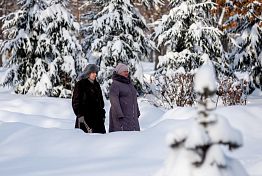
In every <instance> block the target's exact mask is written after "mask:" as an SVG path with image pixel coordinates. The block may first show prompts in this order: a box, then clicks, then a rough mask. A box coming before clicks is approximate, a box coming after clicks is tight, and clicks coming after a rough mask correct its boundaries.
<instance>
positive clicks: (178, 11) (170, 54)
mask: <svg viewBox="0 0 262 176" xmlns="http://www.w3.org/2000/svg"><path fill="white" fill-rule="evenodd" d="M0 28H1V29H0V89H1V91H0V92H1V96H2V98H1V97H0V105H1V104H3V109H0V136H1V126H2V124H4V123H3V122H9V120H6V119H7V118H6V117H4V116H8V113H7V112H6V111H7V110H6V109H4V108H5V107H6V108H7V109H8V108H9V107H7V106H5V104H6V103H5V101H6V96H8V95H9V94H10V96H11V97H13V96H19V97H21V99H22V100H23V101H24V102H26V103H27V101H29V99H27V98H30V97H37V98H39V101H41V100H42V101H44V102H46V103H47V102H50V103H54V102H53V100H54V99H55V100H56V101H59V102H60V101H61V102H64V103H66V104H68V105H71V104H70V100H71V98H72V92H73V90H74V87H75V84H76V82H77V81H78V78H79V76H80V75H81V73H82V72H83V70H84V68H85V67H86V65H88V64H89V63H92V64H96V65H97V66H98V67H99V72H98V76H97V81H98V82H99V84H100V86H101V88H102V92H103V97H104V99H105V101H106V105H108V106H109V102H108V93H109V87H110V85H111V83H112V79H111V78H112V74H113V70H114V68H115V67H116V66H117V64H118V63H124V64H126V65H128V67H129V71H130V77H131V80H132V82H133V84H134V85H135V88H136V90H137V92H138V94H137V96H138V98H139V102H140V105H142V106H143V107H144V106H150V107H151V106H152V109H151V110H152V112H158V111H161V112H166V113H168V112H174V111H175V109H177V110H178V109H180V111H181V112H182V109H183V110H185V112H186V114H187V115H188V114H190V113H189V112H191V109H190V111H189V110H188V108H192V109H196V112H195V114H194V115H193V116H194V118H191V121H190V122H189V125H184V124H183V125H181V126H179V125H175V126H176V127H177V128H176V130H175V131H174V132H173V133H172V134H169V135H168V136H167V143H168V147H169V149H170V150H171V154H169V155H168V158H167V160H166V163H165V166H164V167H163V168H162V169H161V170H160V171H159V172H158V173H157V174H156V175H157V176H178V175H179V176H205V175H206V176H247V175H253V176H261V175H262V170H261V169H258V171H257V172H256V170H252V169H250V167H251V166H250V167H249V165H248V164H247V163H245V162H244V164H243V161H239V160H238V159H239V158H238V157H236V155H234V154H233V156H234V157H232V155H231V154H230V153H231V152H232V151H234V150H235V149H238V148H240V147H242V146H243V143H244V142H243V138H245V136H246V133H245V132H246V131H245V130H244V137H243V136H242V134H241V131H239V130H238V129H236V128H235V126H234V125H232V126H231V124H230V122H231V123H232V122H236V121H237V120H232V119H231V120H230V119H228V118H227V117H226V118H225V117H223V116H220V115H219V113H217V112H218V109H219V108H220V110H221V109H222V110H221V112H222V111H226V110H227V109H226V108H233V109H234V108H236V109H235V110H236V114H238V115H239V116H241V117H243V116H242V114H241V112H240V110H239V109H240V108H246V109H248V104H249V102H250V101H249V100H250V98H249V97H254V94H255V93H258V92H259V98H262V97H261V96H262V93H261V91H262V1H261V0H0ZM149 65H150V68H149V69H148V66H149ZM7 90H8V91H7ZM3 92H4V93H6V92H8V95H4V93H3ZM3 97H4V98H3ZM46 98H50V99H48V100H47V99H46ZM256 98H257V97H256ZM14 100H15V99H14ZM51 100H52V102H51ZM37 101H38V100H37ZM145 102H146V103H145ZM255 102H257V101H255ZM58 104H59V103H58ZM145 104H146V105H145ZM39 106H40V105H39ZM32 107H38V106H35V105H33V104H32ZM257 107H260V109H262V108H261V107H262V101H261V103H260V104H259V105H257ZM70 108H71V107H70V106H69V109H70ZM223 108H224V109H223ZM65 109H66V108H65ZM145 109H146V108H145ZM258 109H259V108H258ZM258 109H256V111H254V112H255V113H257V114H259V112H260V111H261V110H258ZM187 110H188V111H187ZM148 111H150V110H148ZM12 112H13V111H12ZM52 112H54V114H55V112H56V111H55V110H54V111H52ZM144 112H145V111H144ZM174 113H175V112H174ZM69 114H70V115H71V112H69ZM163 114H164V113H162V114H161V115H163ZM228 114H229V113H228ZM151 115H152V117H154V118H155V115H153V113H152V114H151ZM72 116H73V115H72ZM166 116H167V115H166ZM15 117H16V118H17V116H16V115H15ZM41 117H42V116H41ZM142 117H144V116H142ZM163 117H164V115H163ZM170 117H171V115H170ZM190 117H191V116H190ZM256 117H259V116H256ZM19 119H20V117H19ZM144 119H148V120H144V121H143V119H140V120H141V123H142V124H143V122H144V124H146V125H145V127H144V129H145V130H144V131H145V132H149V131H150V132H157V133H161V134H162V133H163V132H160V130H159V129H157V130H156V129H154V128H153V126H152V124H156V122H157V123H158V122H159V123H160V121H154V123H153V121H152V120H150V117H148V116H147V117H145V118H144ZM63 120H65V119H63ZM72 120H74V119H73V117H72ZM22 121H23V120H22ZM29 121H30V120H28V121H26V124H27V123H29V124H30V125H32V124H33V122H29ZM149 121H150V125H149ZM61 122H62V121H61ZM146 122H148V123H146ZM151 122H152V123H151ZM241 122H242V121H241ZM259 122H260V126H261V125H262V123H261V122H262V118H261V119H259ZM62 123H64V122H62ZM243 124H244V121H243ZM243 124H242V125H243ZM36 126H38V125H36ZM62 126H63V125H62ZM156 126H157V125H156ZM189 126H190V127H189ZM40 127H44V126H42V125H40ZM55 127H57V126H55ZM151 127H152V128H153V129H154V130H152V129H151ZM165 127H168V128H171V127H169V126H168V124H166V126H165ZM4 128H6V129H7V128H8V125H7V126H4V125H3V126H2V130H3V129H4ZM10 128H14V129H20V128H23V126H10ZM156 128H157V127H156ZM158 128H160V127H158ZM185 128H186V129H185ZM63 129H69V127H67V125H64V126H63ZM146 129H148V131H146ZM241 130H243V129H241ZM6 131H8V130H3V132H6ZM35 131H37V132H39V133H41V132H40V131H41V130H40V131H39V129H38V130H33V131H32V132H35ZM165 132H167V130H165ZM55 133H56V132H55ZM79 133H80V132H79ZM132 134H133V133H132ZM165 134H166V133H165ZM253 134H254V133H253ZM63 135H65V136H66V135H67V134H63ZM77 135H78V136H77ZM81 135H83V134H81ZM110 135H111V136H109V137H111V139H123V138H122V137H123V136H124V135H127V134H124V135H123V136H122V135H121V134H119V135H118V134H116V135H115V136H114V135H112V134H110ZM117 135H118V136H117ZM134 135H135V133H134ZM142 135H145V136H146V134H145V133H142ZM49 136H52V133H51V132H50V133H49ZM76 136H77V137H79V134H76ZM145 136H143V137H141V136H140V138H139V139H140V140H141V142H142V141H143V140H146V139H147V137H145ZM149 136H150V135H149ZM163 136H165V135H163ZM67 137H75V136H70V135H69V136H67ZM81 137H83V136H81ZM91 137H95V136H92V135H91ZM98 137H100V136H98ZM133 138H134V139H135V137H134V136H132V140H133ZM157 138H158V137H157ZM100 139H101V138H100ZM104 139H106V138H104ZM88 140H89V141H90V142H94V143H95V139H94V138H89V139H88ZM107 140H108V139H107ZM152 140H153V139H152ZM76 142H77V141H76ZM99 142H100V143H101V141H99ZM85 144H88V143H87V142H85ZM154 144H155V143H154ZM249 144H251V143H249ZM260 144H262V143H261V142H260ZM164 145H166V144H164ZM2 147H3V146H2ZM75 147H76V148H77V146H75ZM165 147H166V146H165ZM261 147H262V146H261ZM95 148H96V147H95V146H93V148H92V150H94V149H95ZM111 148H114V146H111ZM0 149H1V141H0ZM43 150H45V149H43ZM127 150H130V151H128V152H131V151H132V150H131V149H129V148H128V149H127ZM157 151H158V150H157ZM159 151H160V150H159ZM254 151H255V150H254ZM158 153H160V152H158ZM78 154H79V155H80V153H76V155H78ZM151 154H152V155H153V152H152V153H151ZM151 154H148V155H151ZM0 155H1V154H0ZM50 155H51V154H50ZM61 156H62V155H61ZM32 157H35V155H33V156H32ZM161 159H162V158H161ZM165 159H166V158H165ZM259 159H260V161H259V162H258V163H259V164H258V165H260V167H261V166H262V153H261V157H260V158H259ZM240 160H241V159H240ZM243 160H244V159H243ZM129 161H131V160H129ZM161 161H162V160H161ZM16 162H18V161H16ZM158 163H159V162H158ZM66 164H68V163H65V165H66ZM247 165H248V169H247V170H246V168H247ZM250 165H251V164H250ZM258 165H257V168H259V166H258ZM3 166H4V165H2V166H1V159H0V175H5V174H7V175H8V174H9V175H10V173H11V172H10V173H9V172H7V171H6V172H5V171H4V170H1V167H3ZM114 167H117V166H114ZM155 168H156V167H155ZM81 169H83V170H84V168H81ZM156 170H157V169H156ZM71 171H72V172H73V170H70V172H71ZM1 172H3V173H4V174H1ZM70 172H69V173H70ZM141 172H142V171H141ZM259 172H260V173H259ZM54 173H55V172H53V173H51V174H49V175H55V174H54ZM58 173H59V172H58ZM61 173H63V175H65V173H66V171H64V172H60V174H61ZM132 173H133V174H132ZM132 173H130V176H133V175H139V174H141V173H140V172H139V171H137V172H132ZM31 174H32V175H34V176H36V175H37V174H34V173H33V172H31ZM11 175H12V174H11ZM14 175H15V174H14ZM16 175H19V174H18V173H17V172H16ZM24 175H27V174H26V172H24ZM29 175H30V174H29ZM40 175H41V174H39V176H40ZM47 175H48V173H47ZM68 175H70V174H68ZM77 175H84V173H80V174H77ZM93 175H97V176H102V175H103V174H93ZM109 175H110V174H109ZM112 175H119V176H126V175H128V174H123V173H122V174H115V173H114V172H112ZM142 175H143V174H142ZM145 175H149V173H147V174H145ZM150 175H151V174H150ZM27 176H28V175H27Z"/></svg>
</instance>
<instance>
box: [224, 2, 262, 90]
mask: <svg viewBox="0 0 262 176" xmlns="http://www.w3.org/2000/svg"><path fill="white" fill-rule="evenodd" d="M227 8H228V11H231V12H233V13H232V14H233V15H232V16H230V17H229V19H228V20H226V21H225V23H224V26H230V28H227V30H226V31H227V32H228V33H233V34H235V35H236V39H235V43H234V44H235V47H234V49H233V51H232V52H231V53H230V58H231V61H232V65H233V70H235V71H237V72H247V73H249V74H250V77H251V80H252V83H253V85H254V86H253V87H257V88H260V89H262V13H261V10H262V3H261V2H259V1H253V0H251V1H241V2H235V1H227ZM228 13H229V12H228Z"/></svg>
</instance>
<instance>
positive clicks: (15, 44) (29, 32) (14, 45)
mask: <svg viewBox="0 0 262 176" xmlns="http://www.w3.org/2000/svg"><path fill="white" fill-rule="evenodd" d="M18 2H19V4H20V5H21V9H19V10H17V11H16V12H14V13H10V14H8V15H6V16H5V17H4V20H5V21H4V25H3V29H4V31H3V33H4V35H5V38H6V39H7V40H6V41H4V43H3V45H2V47H1V53H2V57H3V62H4V66H5V67H9V70H8V71H7V73H6V76H5V77H4V79H3V83H2V84H3V85H11V86H15V91H16V92H17V93H26V92H27V91H28V89H26V88H25V87H24V86H25V84H26V81H27V80H28V79H29V78H30V77H31V72H32V68H33V66H34V64H35V63H36V60H37V58H41V53H39V52H37V50H36V48H37V43H38V37H39V35H41V34H42V33H43V31H44V29H43V26H42V24H41V22H39V21H40V20H39V19H40V16H41V12H42V10H43V9H45V8H46V6H47V3H46V2H45V1H44V0H19V1H18Z"/></svg>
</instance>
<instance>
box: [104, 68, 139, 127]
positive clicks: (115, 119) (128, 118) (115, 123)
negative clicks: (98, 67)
mask: <svg viewBox="0 0 262 176" xmlns="http://www.w3.org/2000/svg"><path fill="white" fill-rule="evenodd" d="M112 79H113V82H112V85H111V86H110V90H109V99H110V103H111V107H110V115H109V132H114V131H140V127H139V122H138V118H139V116H140V111H139V108H138V104H137V91H136V89H135V87H134V86H133V84H132V83H131V80H130V78H129V73H128V67H127V66H126V65H125V64H122V63H120V64H118V65H117V66H116V68H115V71H114V73H113V77H112Z"/></svg>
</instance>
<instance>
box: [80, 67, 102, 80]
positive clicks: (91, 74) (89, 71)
mask: <svg viewBox="0 0 262 176" xmlns="http://www.w3.org/2000/svg"><path fill="white" fill-rule="evenodd" d="M98 71H99V68H98V67H97V66H96V65H95V64H88V65H87V66H86V68H85V70H84V73H85V74H86V76H87V78H89V79H91V80H95V79H96V75H97V73H98Z"/></svg>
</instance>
